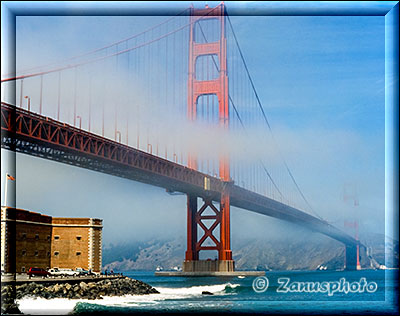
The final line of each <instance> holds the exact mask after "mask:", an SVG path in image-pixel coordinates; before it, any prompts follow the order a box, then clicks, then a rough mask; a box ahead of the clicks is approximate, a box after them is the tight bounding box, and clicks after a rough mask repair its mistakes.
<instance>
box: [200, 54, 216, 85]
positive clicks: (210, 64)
mask: <svg viewBox="0 0 400 316" xmlns="http://www.w3.org/2000/svg"><path fill="white" fill-rule="evenodd" d="M219 70H220V65H219V58H218V55H217V54H206V55H200V56H197V57H196V68H195V78H196V80H199V81H204V80H215V79H217V78H218V77H219Z"/></svg>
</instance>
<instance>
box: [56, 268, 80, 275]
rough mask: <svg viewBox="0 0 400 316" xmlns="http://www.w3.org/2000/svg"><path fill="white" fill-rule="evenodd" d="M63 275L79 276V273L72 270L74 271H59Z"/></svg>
mask: <svg viewBox="0 0 400 316" xmlns="http://www.w3.org/2000/svg"><path fill="white" fill-rule="evenodd" d="M59 270H60V271H61V272H62V274H63V275H65V276H68V275H70V276H77V275H78V274H79V273H77V272H76V271H74V270H72V269H59Z"/></svg>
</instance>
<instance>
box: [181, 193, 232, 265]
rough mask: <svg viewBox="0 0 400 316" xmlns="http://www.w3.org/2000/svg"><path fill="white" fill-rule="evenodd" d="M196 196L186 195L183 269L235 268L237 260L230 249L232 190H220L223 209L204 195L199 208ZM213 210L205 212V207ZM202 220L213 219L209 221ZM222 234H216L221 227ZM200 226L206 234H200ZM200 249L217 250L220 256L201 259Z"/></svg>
mask: <svg viewBox="0 0 400 316" xmlns="http://www.w3.org/2000/svg"><path fill="white" fill-rule="evenodd" d="M197 199H198V197H197V196H193V195H188V197H187V250H186V254H185V261H184V262H183V272H203V273H205V272H233V271H234V270H235V263H234V261H233V260H232V251H231V249H230V200H229V193H228V192H223V193H222V194H221V203H220V209H219V210H218V208H217V207H216V206H215V205H214V203H213V201H212V200H211V199H209V198H204V199H203V205H202V206H201V207H200V208H199V209H198V205H197V204H198V203H197ZM207 210H208V211H209V212H208V213H210V211H211V213H214V214H212V215H210V214H208V215H204V213H205V212H206V211H207ZM203 220H213V223H212V224H211V225H208V226H207V225H206V224H205V223H204V222H203ZM218 225H219V230H220V236H219V238H217V237H216V236H215V235H214V230H215V229H216V228H217V227H218ZM198 227H200V228H202V230H203V231H204V234H203V235H202V236H201V237H200V238H199V236H198V234H197V231H198ZM201 250H217V251H218V260H210V259H207V260H199V252H200V251H201Z"/></svg>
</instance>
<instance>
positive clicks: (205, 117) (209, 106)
mask: <svg viewBox="0 0 400 316" xmlns="http://www.w3.org/2000/svg"><path fill="white" fill-rule="evenodd" d="M196 120H197V122H199V123H207V124H212V125H217V124H218V122H219V100H218V97H217V95H216V94H213V93H210V94H202V95H199V96H198V98H197V101H196Z"/></svg>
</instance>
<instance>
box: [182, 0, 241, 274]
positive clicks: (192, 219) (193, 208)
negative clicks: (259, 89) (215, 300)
mask: <svg viewBox="0 0 400 316" xmlns="http://www.w3.org/2000/svg"><path fill="white" fill-rule="evenodd" d="M211 19H214V20H216V21H218V25H219V28H220V30H219V35H220V36H219V39H218V40H217V41H214V42H207V41H205V42H200V41H198V40H197V38H198V36H199V34H196V32H198V33H199V30H198V29H199V27H198V26H196V24H197V23H200V21H209V20H211ZM225 23H226V21H225V6H224V4H223V3H222V4H220V5H218V6H217V7H215V8H209V7H208V6H206V8H205V9H194V8H191V12H190V27H189V28H190V31H189V71H188V109H187V113H188V119H189V120H190V121H195V120H196V116H197V105H198V99H199V97H200V96H203V95H215V96H216V97H217V99H218V118H219V126H220V127H221V128H229V103H228V76H227V71H226V70H227V51H226V50H227V41H226V34H225ZM207 55H208V56H213V58H218V61H219V75H218V77H217V78H215V79H213V80H198V79H196V62H197V60H198V58H199V57H201V56H207ZM188 166H189V168H192V169H197V159H196V155H193V154H189V157H188ZM219 177H220V178H221V179H222V180H223V181H224V182H226V183H228V182H229V180H230V174H229V157H227V156H223V157H220V158H219ZM228 187H229V186H228V185H226V186H225V188H226V189H225V190H224V191H223V192H222V193H221V197H220V198H221V202H220V209H219V210H218V208H217V207H216V206H215V205H214V204H213V201H212V199H211V197H207V196H205V197H202V198H203V205H202V206H201V207H200V208H198V205H197V202H198V197H197V196H194V195H188V197H187V251H186V254H185V261H184V263H183V270H184V271H185V272H199V271H221V272H228V271H234V262H233V260H232V251H231V246H230V197H229V191H228ZM207 208H209V209H211V210H212V211H213V213H215V215H203V213H204V211H205V210H206V209H207ZM202 220H214V222H213V224H212V225H211V226H210V227H209V228H207V226H206V225H204V223H203V222H202ZM218 225H219V230H220V236H219V238H218V236H215V235H214V234H215V233H214V230H215V228H216V227H217V226H218ZM198 227H201V228H202V229H203V230H204V234H203V236H202V237H201V238H200V239H198V237H199V236H197V229H198ZM207 239H211V241H212V243H214V245H213V246H209V245H208V246H206V245H204V243H205V241H206V240H207ZM201 250H217V251H218V259H219V260H218V261H207V260H199V252H200V251H201Z"/></svg>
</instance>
